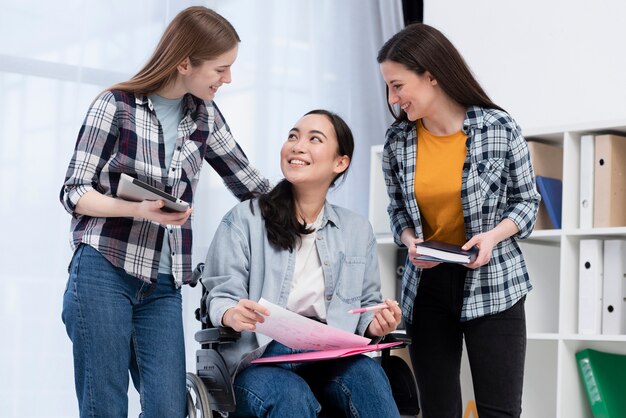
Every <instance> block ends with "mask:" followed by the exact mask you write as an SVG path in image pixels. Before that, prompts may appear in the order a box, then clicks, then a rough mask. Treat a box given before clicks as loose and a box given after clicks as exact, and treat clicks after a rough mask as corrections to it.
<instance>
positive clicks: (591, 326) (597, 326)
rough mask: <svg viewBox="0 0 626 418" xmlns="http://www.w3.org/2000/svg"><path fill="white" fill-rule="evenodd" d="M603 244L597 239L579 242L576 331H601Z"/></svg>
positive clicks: (585, 332) (581, 332)
mask: <svg viewBox="0 0 626 418" xmlns="http://www.w3.org/2000/svg"><path fill="white" fill-rule="evenodd" d="M602 254H603V245H602V240H599V239H583V240H580V244H579V258H578V259H579V266H578V333H579V334H588V335H589V334H592V335H595V334H600V333H601V332H602V286H603V284H602V282H603V256H602Z"/></svg>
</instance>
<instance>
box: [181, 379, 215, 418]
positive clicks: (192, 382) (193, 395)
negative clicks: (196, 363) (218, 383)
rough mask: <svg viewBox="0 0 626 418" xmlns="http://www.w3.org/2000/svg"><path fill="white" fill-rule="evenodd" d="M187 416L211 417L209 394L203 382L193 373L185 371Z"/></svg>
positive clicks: (192, 417)
mask: <svg viewBox="0 0 626 418" xmlns="http://www.w3.org/2000/svg"><path fill="white" fill-rule="evenodd" d="M198 413H199V414H198ZM187 416H188V417H189V418H213V412H211V405H210V402H209V394H208V393H207V391H206V388H205V387H204V382H202V379H200V378H199V377H198V375H196V374H195V373H187Z"/></svg>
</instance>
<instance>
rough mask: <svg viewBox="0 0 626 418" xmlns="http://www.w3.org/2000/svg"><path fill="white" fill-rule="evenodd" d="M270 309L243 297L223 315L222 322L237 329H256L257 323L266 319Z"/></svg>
mask: <svg viewBox="0 0 626 418" xmlns="http://www.w3.org/2000/svg"><path fill="white" fill-rule="evenodd" d="M269 314H270V312H269V310H268V309H267V308H266V307H264V306H262V305H259V304H258V303H256V302H254V301H252V300H250V299H241V300H240V301H239V303H238V304H237V305H235V306H234V307H232V308H230V309H228V310H227V311H226V312H224V315H223V316H222V324H224V325H225V326H227V327H230V328H232V329H234V330H235V331H254V330H256V325H257V324H258V323H260V322H261V323H262V322H263V321H265V317H266V316H267V315H269Z"/></svg>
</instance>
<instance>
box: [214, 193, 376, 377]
mask: <svg viewBox="0 0 626 418" xmlns="http://www.w3.org/2000/svg"><path fill="white" fill-rule="evenodd" d="M251 205H252V206H253V208H251ZM316 240H317V249H318V254H319V256H320V260H321V263H322V269H323V271H324V284H325V286H324V287H325V289H324V296H325V299H326V313H327V318H326V320H327V323H328V325H330V326H333V327H335V328H339V329H342V330H344V331H348V332H354V333H356V334H358V335H363V334H364V333H365V331H366V329H367V326H368V325H369V323H370V322H371V320H372V318H373V316H374V313H373V312H366V313H363V314H360V315H356V314H349V313H347V311H348V310H349V309H352V308H358V307H361V306H369V305H375V304H378V303H381V302H382V296H381V293H380V274H379V270H378V256H377V251H376V239H375V237H374V233H373V231H372V227H371V225H370V223H369V222H368V220H367V219H365V218H363V217H362V216H360V215H358V214H356V213H354V212H351V211H349V210H347V209H344V208H341V207H338V206H334V205H332V204H330V203H328V202H326V205H325V209H324V216H323V220H322V226H321V227H320V229H319V230H318V232H317V238H316ZM295 261H296V254H295V252H290V251H287V250H283V249H278V248H276V247H274V246H272V245H271V244H270V243H269V241H268V239H267V234H266V230H265V226H264V221H263V218H262V216H261V210H260V209H259V205H258V201H257V200H254V201H252V203H250V202H243V203H240V204H238V205H237V206H235V207H234V208H233V209H232V210H231V211H230V212H228V213H227V214H226V216H224V218H223V219H222V222H221V223H220V225H219V227H218V229H217V231H216V232H215V236H214V238H213V241H212V243H211V246H210V248H209V252H208V254H207V259H206V263H205V268H204V273H203V277H202V284H203V285H204V287H205V288H206V289H207V291H208V292H209V294H208V298H207V304H208V310H209V316H210V319H211V322H212V323H213V324H214V325H219V324H221V319H222V316H223V315H224V312H225V311H226V310H227V309H228V308H231V307H233V306H235V305H236V304H237V302H238V301H239V300H240V299H250V300H254V301H258V300H259V299H260V298H265V299H267V300H268V301H270V302H272V303H275V304H277V305H280V306H282V307H285V305H286V304H287V300H288V298H289V293H290V292H291V285H292V278H293V272H294V267H295ZM269 341H270V339H269V338H268V337H265V336H263V335H262V334H257V333H254V332H249V331H244V332H242V336H241V339H240V340H239V341H237V342H236V343H233V344H224V345H223V346H222V347H220V351H221V353H222V355H223V356H224V359H225V360H226V363H227V365H228V368H229V371H230V372H231V375H232V376H233V377H234V375H235V372H236V370H237V369H238V368H239V369H241V368H243V367H246V366H247V364H249V361H251V360H253V359H255V358H258V357H260V356H261V355H262V353H263V350H264V346H265V345H266V344H267V343H268V342H269Z"/></svg>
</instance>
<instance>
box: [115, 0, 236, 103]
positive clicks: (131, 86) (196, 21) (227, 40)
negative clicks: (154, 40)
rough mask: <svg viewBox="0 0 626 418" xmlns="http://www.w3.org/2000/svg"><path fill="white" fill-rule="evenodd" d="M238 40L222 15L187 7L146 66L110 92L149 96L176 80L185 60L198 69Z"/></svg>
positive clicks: (167, 30)
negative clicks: (116, 91)
mask: <svg viewBox="0 0 626 418" xmlns="http://www.w3.org/2000/svg"><path fill="white" fill-rule="evenodd" d="M240 41H241V39H239V35H238V34H237V31H235V28H233V26H232V25H231V24H230V22H228V20H226V19H224V18H223V17H222V16H221V15H219V14H218V13H216V12H215V11H213V10H211V9H208V8H206V7H203V6H192V7H189V8H187V9H185V10H183V11H181V12H180V13H179V14H178V15H177V16H176V17H175V18H174V20H172V22H171V23H170V24H169V25H168V26H167V29H165V32H164V33H163V36H161V40H160V41H159V44H158V45H157V47H156V49H155V51H154V53H153V54H152V57H151V58H150V60H149V61H148V62H147V64H146V65H145V66H144V67H143V68H142V69H141V70H140V71H139V72H138V73H137V74H136V75H135V76H133V77H132V78H131V79H130V80H128V81H124V82H121V83H118V84H115V85H113V86H111V87H110V89H111V90H113V89H117V90H123V91H126V92H131V93H140V94H152V93H154V92H156V91H158V90H160V89H161V88H163V87H164V86H166V85H167V84H169V83H170V82H172V81H173V80H174V79H175V78H176V75H177V68H176V67H177V66H178V64H180V63H181V62H182V61H183V60H184V59H185V58H189V60H190V63H191V65H192V66H197V65H199V64H201V63H202V61H204V60H211V59H215V58H216V57H218V56H219V55H221V54H223V53H225V52H228V51H230V50H231V49H233V48H234V47H235V46H236V45H237V43H239V42H240Z"/></svg>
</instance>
